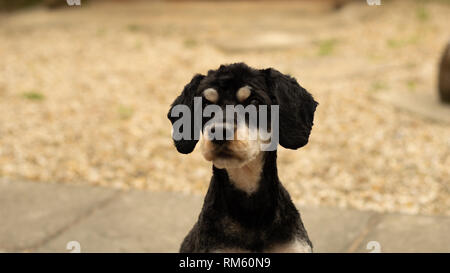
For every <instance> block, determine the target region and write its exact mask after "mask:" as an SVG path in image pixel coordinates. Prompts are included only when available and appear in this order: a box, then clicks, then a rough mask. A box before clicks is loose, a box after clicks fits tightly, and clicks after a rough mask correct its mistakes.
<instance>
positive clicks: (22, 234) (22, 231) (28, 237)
mask: <svg viewBox="0 0 450 273" xmlns="http://www.w3.org/2000/svg"><path fill="white" fill-rule="evenodd" d="M115 194H116V191H114V190H110V189H103V188H97V187H90V188H86V187H81V186H68V185H62V184H40V183H30V182H16V181H14V182H7V181H4V180H0V215H1V218H0V219H1V220H0V221H1V224H0V249H1V250H2V251H5V252H6V251H8V252H11V251H27V250H32V249H34V248H36V247H38V246H40V245H41V244H44V243H45V242H46V241H47V240H50V239H51V238H52V237H53V236H56V235H58V234H59V233H61V232H64V231H65V230H67V229H68V228H69V227H70V225H72V224H74V223H76V222H77V221H79V220H80V219H82V218H83V217H85V216H86V215H88V214H89V213H90V212H91V211H92V210H94V209H95V208H97V207H99V206H101V205H102V204H103V203H105V202H107V201H108V200H110V199H111V198H112V197H113V196H114V195H115Z"/></svg>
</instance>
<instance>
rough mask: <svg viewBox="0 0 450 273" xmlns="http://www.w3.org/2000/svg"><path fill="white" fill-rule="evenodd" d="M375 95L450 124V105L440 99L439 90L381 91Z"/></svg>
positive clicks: (416, 112) (379, 98) (431, 118)
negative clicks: (431, 92)
mask: <svg viewBox="0 0 450 273" xmlns="http://www.w3.org/2000/svg"><path fill="white" fill-rule="evenodd" d="M373 97H374V98H375V99H377V100H379V101H383V102H386V103H389V104H391V105H393V106H395V107H397V108H399V109H402V110H406V111H408V112H411V113H414V114H417V115H419V116H422V117H424V118H427V119H430V120H433V121H437V122H443V123H448V124H450V105H446V104H443V103H441V102H440V101H439V98H438V94H437V91H436V92H434V93H433V94H430V93H427V92H418V91H417V92H414V91H396V92H379V93H375V94H374V95H373Z"/></svg>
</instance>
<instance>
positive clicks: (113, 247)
mask: <svg viewBox="0 0 450 273" xmlns="http://www.w3.org/2000/svg"><path fill="white" fill-rule="evenodd" d="M202 203H203V197H200V196H188V195H182V194H174V193H164V192H161V193H158V192H137V191H130V192H128V193H126V194H124V195H121V196H120V197H119V198H118V199H117V200H115V201H114V202H112V203H110V204H108V205H107V206H105V207H104V208H103V209H102V210H99V211H97V212H95V213H93V214H92V215H91V216H89V217H88V218H87V219H85V220H84V221H83V222H82V223H80V224H79V225H77V226H74V227H72V228H71V229H69V230H68V231H67V232H65V233H64V234H61V235H60V236H58V237H57V238H55V240H52V241H51V242H49V243H48V244H46V245H44V246H43V247H41V248H39V249H38V251H39V252H66V250H65V246H66V244H67V242H69V241H78V242H79V243H80V246H81V251H82V252H178V249H179V246H180V244H181V242H182V240H183V239H184V236H186V234H187V233H188V231H189V230H190V228H191V227H192V226H193V224H194V223H195V221H196V220H197V216H198V213H199V212H200V209H201V205H202Z"/></svg>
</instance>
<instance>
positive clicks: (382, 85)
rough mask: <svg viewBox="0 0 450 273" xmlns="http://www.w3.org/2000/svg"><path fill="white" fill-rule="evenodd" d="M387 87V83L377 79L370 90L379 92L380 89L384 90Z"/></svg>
mask: <svg viewBox="0 0 450 273" xmlns="http://www.w3.org/2000/svg"><path fill="white" fill-rule="evenodd" d="M386 88H387V85H386V83H384V82H381V81H375V82H372V85H371V87H370V90H371V91H373V92H378V91H381V90H384V89H386Z"/></svg>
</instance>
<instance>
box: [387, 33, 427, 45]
mask: <svg viewBox="0 0 450 273" xmlns="http://www.w3.org/2000/svg"><path fill="white" fill-rule="evenodd" d="M419 40H420V39H419V35H413V36H411V37H409V38H408V39H388V40H387V41H386V44H387V46H388V47H390V48H400V47H404V46H406V45H413V44H417V43H418V42H419Z"/></svg>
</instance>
